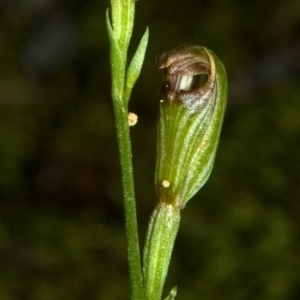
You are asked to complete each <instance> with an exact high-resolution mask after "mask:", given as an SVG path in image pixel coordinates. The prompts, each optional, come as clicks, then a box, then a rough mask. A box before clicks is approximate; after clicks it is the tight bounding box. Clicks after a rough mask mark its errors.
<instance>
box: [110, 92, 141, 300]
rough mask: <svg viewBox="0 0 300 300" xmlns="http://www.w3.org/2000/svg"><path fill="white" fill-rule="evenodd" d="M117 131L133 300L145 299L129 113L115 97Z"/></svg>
mask: <svg viewBox="0 0 300 300" xmlns="http://www.w3.org/2000/svg"><path fill="white" fill-rule="evenodd" d="M113 104H114V113H115V120H116V130H117V137H118V144H119V154H120V161H121V172H122V184H123V194H124V209H125V224H126V236H127V252H128V262H129V275H130V281H131V288H132V296H131V299H132V300H142V299H145V297H144V289H143V278H142V271H141V257H140V249H139V238H138V229H137V214H136V204H135V194H134V180H133V168H132V154H131V142H130V133H129V125H128V111H127V108H125V107H124V106H123V105H122V101H120V99H116V98H115V97H113Z"/></svg>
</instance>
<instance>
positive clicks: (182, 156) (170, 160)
mask: <svg viewBox="0 0 300 300" xmlns="http://www.w3.org/2000/svg"><path fill="white" fill-rule="evenodd" d="M157 61H158V66H159V68H161V69H164V70H165V75H164V81H163V86H162V92H161V100H160V117H159V125H158V149H157V151H158V154H157V162H156V178H155V184H156V189H157V193H158V195H159V197H160V201H162V202H166V203H168V204H172V205H174V206H176V207H179V208H183V207H184V206H185V204H186V202H187V201H188V200H189V199H190V198H191V197H192V196H193V195H194V194H195V193H196V192H197V191H198V190H199V189H200V188H201V187H202V186H203V184H204V183H205V182H206V180H207V179H208V177H209V175H210V173H211V170H212V167H213V163H214V159H215V155H216V150H217V146H218V142H219V136H220V131H221V126H222V120H223V115H224V111H225V107H226V100H227V79H226V73H225V69H224V67H223V65H222V63H221V62H220V60H219V59H218V58H217V56H216V55H215V54H214V53H213V52H212V51H210V50H208V49H206V48H204V47H200V46H190V45H183V46H179V47H177V48H175V49H173V50H170V51H168V52H165V53H163V54H161V55H160V56H158V58H157Z"/></svg>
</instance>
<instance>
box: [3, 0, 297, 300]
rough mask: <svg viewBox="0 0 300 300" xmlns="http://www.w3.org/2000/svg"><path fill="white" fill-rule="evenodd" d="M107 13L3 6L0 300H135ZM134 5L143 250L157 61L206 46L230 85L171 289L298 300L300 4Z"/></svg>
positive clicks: (196, 294) (183, 293) (187, 218)
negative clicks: (140, 64) (140, 47)
mask: <svg viewBox="0 0 300 300" xmlns="http://www.w3.org/2000/svg"><path fill="white" fill-rule="evenodd" d="M108 6H109V1H107V2H106V1H96V0H89V1H76V2H74V1H59V0H57V1H40V2H39V1H33V0H32V1H29V0H28V1H6V2H2V3H1V4H0V13H1V25H0V45H1V46H0V61H1V68H0V263H1V268H0V299H6V300H15V299H20V300H21V299H22V300H24V299H25V300H26V299H28V300H34V299H39V300H40V299H41V300H43V299H45V300H46V299H47V300H54V299H55V300H57V299H111V300H113V299H128V295H129V283H128V276H127V262H126V241H125V231H124V227H123V222H124V218H123V208H122V196H121V186H120V176H119V175H120V174H119V162H118V157H117V146H116V138H115V133H114V123H113V119H112V118H113V114H112V108H111V103H110V97H109V90H110V70H109V63H108V39H107V36H106V32H105V19H104V17H105V10H106V8H107V7H108ZM136 6H137V12H136V26H135V30H134V39H133V44H134V45H136V44H137V43H138V40H139V39H140V37H141V35H142V33H143V30H144V28H145V26H146V25H149V27H150V43H149V48H148V52H147V56H146V61H145V67H144V68H143V70H142V74H141V77H140V79H139V81H138V83H137V85H136V88H135V89H134V91H133V95H132V100H131V103H130V107H131V110H132V111H134V112H135V113H137V114H138V115H139V122H138V124H137V125H136V126H135V127H133V128H132V130H131V131H132V141H133V154H134V164H135V170H136V171H135V176H136V192H137V199H138V212H139V221H140V231H141V234H142V236H144V233H145V229H146V226H147V220H148V218H149V215H150V213H151V210H152V208H153V206H154V203H155V201H156V195H155V192H154V186H153V180H154V178H153V177H154V162H155V149H156V137H155V131H156V119H157V113H158V112H157V110H158V101H159V87H160V79H161V74H159V71H158V70H157V69H156V65H155V63H154V60H155V56H156V55H157V54H159V53H161V52H163V51H165V50H167V49H169V48H172V47H174V46H176V45H178V44H181V43H189V44H199V45H205V46H207V47H208V48H210V49H213V50H214V51H215V52H216V53H217V54H218V55H219V56H220V58H221V59H222V61H223V62H224V64H225V66H226V68H227V72H228V75H229V89H230V93H229V105H228V110H227V114H226V116H225V123H224V127H223V133H222V136H221V143H220V147H219V151H218V155H217V159H216V164H215V167H214V170H213V173H212V176H211V178H210V180H209V182H208V183H207V184H206V186H205V187H204V188H203V189H202V191H200V192H199V193H198V194H197V195H196V196H195V197H194V199H192V200H191V201H190V202H189V204H188V205H187V207H186V208H185V209H184V211H183V212H182V224H181V228H180V230H179V236H178V240H177V242H176V246H175V251H174V256H173V258H172V262H171V270H170V276H169V278H168V282H167V286H166V291H168V290H170V289H171V288H172V287H173V286H174V285H178V286H179V289H178V299H189V300H193V299H195V300H196V299H212V300H214V299H224V300H226V299H228V300H229V299H230V300H242V299H243V300H247V299H249V300H250V299H251V300H252V299H256V300H287V299H288V300H297V299H299V298H300V288H299V282H300V257H299V253H300V235H299V232H300V230H299V225H300V224H299V223H300V221H299V214H300V205H299V199H300V189H299V186H300V185H299V183H300V156H299V148H300V118H299V111H300V101H299V93H300V91H299V87H300V80H299V78H300V76H299V73H300V65H299V61H300V59H299V53H300V31H299V28H300V5H299V1H297V0H288V1H283V0H276V1H271V0H267V1H263V2H262V1H258V0H254V1H251V2H250V1H248V2H242V1H237V0H226V1H216V0H213V1H207V0H203V1H193V0H186V1H184V2H183V1H179V0H172V1H171V0H166V1H148V0H140V1H138V2H137V3H136ZM134 48H135V47H134ZM141 242H142V241H141Z"/></svg>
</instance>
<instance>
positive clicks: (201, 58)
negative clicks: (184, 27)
mask: <svg viewBox="0 0 300 300" xmlns="http://www.w3.org/2000/svg"><path fill="white" fill-rule="evenodd" d="M157 63H158V67H159V68H160V69H163V68H165V77H164V82H163V86H162V97H163V99H165V100H169V101H171V102H174V101H179V102H182V103H184V104H185V105H186V106H187V107H194V108H196V106H198V107H199V106H201V105H202V104H204V103H205V99H206V98H207V97H205V95H206V94H207V93H208V92H210V94H211V92H212V89H215V82H216V81H215V76H214V75H215V71H214V69H215V68H214V60H213V57H212V55H211V54H210V53H209V52H208V50H207V49H206V48H204V47H201V46H190V45H181V46H179V47H176V48H174V49H172V50H170V51H167V52H164V53H163V54H161V55H159V56H158V57H157ZM201 99H202V100H201ZM199 101H201V103H200V102H199Z"/></svg>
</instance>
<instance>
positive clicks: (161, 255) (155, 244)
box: [143, 202, 180, 300]
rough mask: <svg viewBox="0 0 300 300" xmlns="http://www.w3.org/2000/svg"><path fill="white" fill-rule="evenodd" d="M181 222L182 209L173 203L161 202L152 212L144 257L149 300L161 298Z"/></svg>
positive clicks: (144, 271) (144, 272)
mask: <svg viewBox="0 0 300 300" xmlns="http://www.w3.org/2000/svg"><path fill="white" fill-rule="evenodd" d="M179 222H180V209H179V208H177V207H176V206H173V205H171V204H167V203H165V202H160V203H159V204H158V205H157V207H156V208H155V209H154V211H153V213H152V216H151V219H150V224H149V227H148V233H147V237H146V244H145V249H144V258H143V274H144V280H145V288H146V293H147V300H159V299H161V295H162V291H163V287H164V283H165V280H166V276H167V273H168V267H169V264H170V259H171V255H172V250H173V247H174V243H175V238H176V235H177V232H178V227H179ZM175 294H176V293H175ZM174 296H175V295H174ZM170 299H172V298H170Z"/></svg>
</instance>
